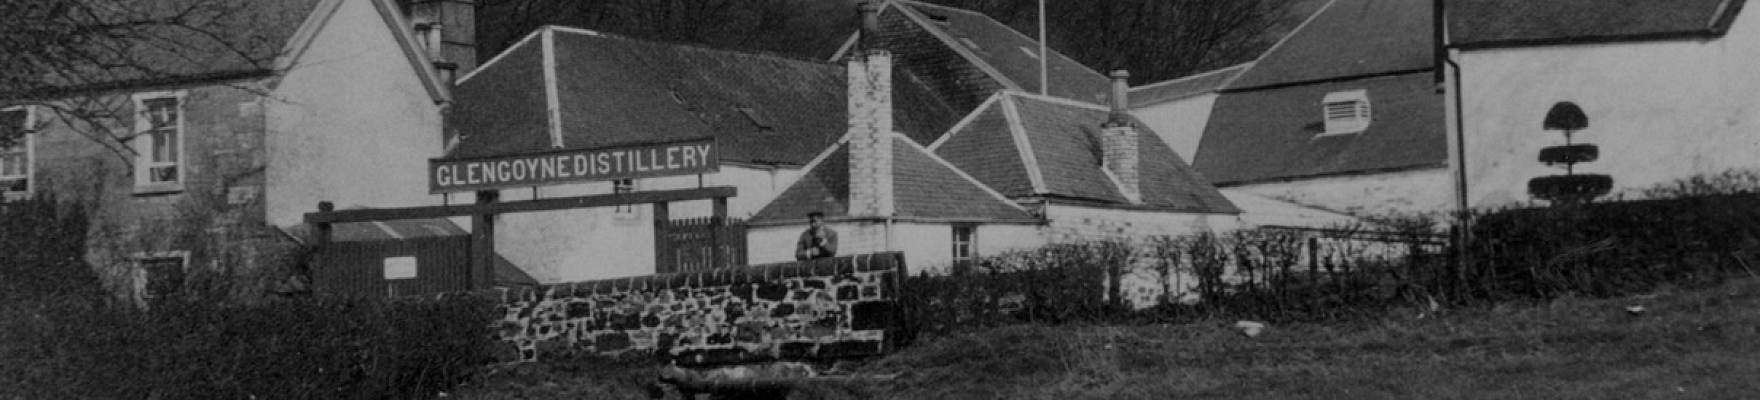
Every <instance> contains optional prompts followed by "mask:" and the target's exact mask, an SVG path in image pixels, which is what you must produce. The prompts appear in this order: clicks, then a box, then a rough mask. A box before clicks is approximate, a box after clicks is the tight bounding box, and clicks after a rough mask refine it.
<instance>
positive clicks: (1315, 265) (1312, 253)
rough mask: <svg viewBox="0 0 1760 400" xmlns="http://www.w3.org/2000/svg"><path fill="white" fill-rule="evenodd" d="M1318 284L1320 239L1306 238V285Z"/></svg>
mask: <svg viewBox="0 0 1760 400" xmlns="http://www.w3.org/2000/svg"><path fill="white" fill-rule="evenodd" d="M1319 283H1320V238H1313V237H1311V238H1308V284H1309V285H1310V286H1311V285H1315V284H1319Z"/></svg>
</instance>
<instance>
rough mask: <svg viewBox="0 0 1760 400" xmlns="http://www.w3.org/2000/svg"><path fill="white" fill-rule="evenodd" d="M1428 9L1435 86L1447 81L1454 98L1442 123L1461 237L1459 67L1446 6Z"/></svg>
mask: <svg viewBox="0 0 1760 400" xmlns="http://www.w3.org/2000/svg"><path fill="white" fill-rule="evenodd" d="M1431 7H1433V10H1431V11H1432V13H1431V14H1432V16H1433V18H1434V19H1433V20H1432V23H1433V24H1434V25H1432V32H1433V35H1434V36H1433V39H1434V40H1433V43H1435V48H1434V49H1433V51H1435V56H1436V83H1438V84H1442V83H1444V82H1447V83H1448V88H1447V89H1442V90H1448V91H1451V92H1453V93H1451V95H1452V96H1453V97H1454V98H1453V100H1454V105H1453V108H1454V110H1453V111H1454V113H1453V114H1454V120H1453V121H1448V122H1444V123H1453V124H1454V137H1452V138H1449V139H1450V140H1453V141H1454V146H1453V147H1454V150H1455V154H1454V159H1455V164H1454V169H1455V171H1454V173H1455V174H1454V175H1455V176H1454V183H1455V185H1454V186H1455V187H1454V192H1455V199H1454V203H1455V227H1456V228H1457V229H1460V230H1461V232H1462V234H1463V235H1464V234H1465V232H1466V227H1467V213H1468V211H1470V208H1469V206H1470V205H1469V204H1468V203H1467V197H1468V196H1467V139H1466V136H1467V134H1466V122H1465V121H1466V118H1465V115H1464V114H1463V113H1462V110H1464V108H1465V107H1463V106H1462V105H1461V104H1462V100H1463V99H1464V97H1463V96H1462V95H1461V65H1460V64H1459V63H1456V62H1455V61H1454V59H1453V58H1452V57H1450V56H1449V52H1448V46H1447V43H1448V17H1447V15H1448V12H1447V11H1448V8H1447V3H1446V2H1445V1H1444V0H1432V3H1431ZM1445 69H1446V71H1445ZM1450 78H1452V79H1450ZM1463 237H1464V236H1463Z"/></svg>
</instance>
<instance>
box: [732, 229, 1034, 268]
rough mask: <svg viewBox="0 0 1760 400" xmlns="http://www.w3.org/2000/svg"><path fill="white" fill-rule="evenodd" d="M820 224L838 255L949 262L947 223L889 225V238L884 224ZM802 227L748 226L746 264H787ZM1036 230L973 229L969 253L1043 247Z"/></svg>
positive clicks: (913, 264) (915, 264)
mask: <svg viewBox="0 0 1760 400" xmlns="http://www.w3.org/2000/svg"><path fill="white" fill-rule="evenodd" d="M826 226H829V227H831V228H832V229H835V230H837V234H838V241H839V243H838V249H837V252H838V254H858V253H872V252H881V251H899V252H904V259H905V262H906V263H908V264H909V265H910V270H911V271H913V272H915V271H945V270H946V269H947V268H948V266H949V265H951V264H952V263H953V225H952V224H945V223H917V222H894V223H893V224H892V232H891V235H890V236H889V235H887V234H886V226H885V224H884V223H876V222H833V223H828V224H826ZM804 229H806V226H805V225H786V226H765V227H753V228H752V230H751V231H750V232H749V233H748V235H747V239H746V244H747V247H748V249H747V250H748V251H749V253H748V254H751V258H750V261H751V263H752V264H764V263H773V262H784V261H793V260H794V246H795V241H796V240H797V239H799V237H800V234H801V231H802V230H804ZM1039 229H1040V227H1039V226H1038V225H1022V224H992V225H978V226H977V231H976V232H975V236H976V237H975V238H974V240H976V241H977V243H976V246H975V248H974V249H973V251H975V252H977V255H978V256H980V257H982V256H986V255H994V254H997V253H1002V252H1006V251H1009V250H1020V249H1030V248H1035V247H1039V246H1042V245H1044V244H1045V240H1044V238H1043V237H1042V236H1041V232H1040V230H1039Z"/></svg>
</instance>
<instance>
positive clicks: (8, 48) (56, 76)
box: [0, 0, 309, 160]
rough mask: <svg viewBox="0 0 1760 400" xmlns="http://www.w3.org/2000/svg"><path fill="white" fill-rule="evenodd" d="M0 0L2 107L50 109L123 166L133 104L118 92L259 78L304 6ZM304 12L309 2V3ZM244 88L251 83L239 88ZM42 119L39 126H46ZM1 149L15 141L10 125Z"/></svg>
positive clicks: (243, 0) (198, 0)
mask: <svg viewBox="0 0 1760 400" xmlns="http://www.w3.org/2000/svg"><path fill="white" fill-rule="evenodd" d="M250 1H251V0H150V1H113V0H6V1H0V15H5V16H7V17H6V18H7V21H6V23H4V24H0V54H4V55H5V58H4V59H0V106H12V105H20V104H29V105H34V106H38V107H41V108H45V109H48V110H50V111H51V112H52V113H53V115H54V116H55V117H56V119H59V120H60V122H61V123H62V124H63V125H65V126H68V127H71V128H73V130H74V131H77V132H79V133H80V134H82V135H85V136H86V137H87V138H89V139H91V140H92V141H94V142H97V143H99V144H101V145H103V146H104V147H105V148H107V149H109V150H110V151H112V152H113V153H115V154H116V155H117V156H119V157H122V158H123V159H124V160H127V159H130V158H132V157H133V155H134V150H133V149H132V147H131V146H129V145H128V143H129V141H130V140H131V139H133V135H134V131H133V129H130V128H132V126H131V125H132V121H133V117H132V115H130V114H129V113H128V112H129V109H130V107H131V105H130V104H128V102H127V101H126V99H121V98H119V96H116V95H115V92H117V91H119V90H121V89H127V88H139V87H152V86H156V85H170V84H177V83H184V82H193V81H229V80H233V81H236V80H241V79H245V78H251V77H259V76H266V75H267V74H268V73H269V72H270V71H271V69H272V68H273V64H274V62H275V61H276V59H277V57H278V56H279V55H280V54H279V52H280V51H281V49H280V48H279V47H278V45H279V41H278V40H274V38H285V37H286V36H288V35H291V34H292V32H291V29H292V28H291V27H290V25H295V24H286V23H267V22H268V21H269V20H268V19H269V18H288V14H293V15H298V14H295V13H288V12H284V11H287V10H297V9H299V4H301V3H304V2H302V1H288V2H272V3H250ZM308 5H309V4H308ZM240 86H241V87H246V88H249V85H240ZM46 122H47V121H45V123H46ZM5 129H8V131H0V144H7V143H9V142H11V141H14V140H16V139H17V138H18V137H19V136H18V135H20V134H21V133H22V132H20V131H18V130H17V129H16V128H15V127H7V128H5Z"/></svg>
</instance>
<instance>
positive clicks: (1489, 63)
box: [1451, 10, 1760, 207]
mask: <svg viewBox="0 0 1760 400" xmlns="http://www.w3.org/2000/svg"><path fill="white" fill-rule="evenodd" d="M1755 14H1756V13H1755V12H1754V10H1745V11H1744V12H1742V13H1741V14H1740V15H1739V16H1738V17H1737V19H1736V21H1735V23H1734V25H1733V26H1732V27H1731V29H1730V31H1729V32H1728V34H1727V35H1726V36H1725V37H1723V38H1719V39H1709V40H1701V39H1692V40H1667V41H1650V42H1628V43H1606V44H1585V45H1570V46H1539V47H1526V48H1514V49H1488V50H1471V51H1464V52H1460V53H1459V54H1458V55H1457V57H1456V59H1457V60H1459V63H1460V64H1461V74H1462V79H1461V84H1462V85H1463V87H1464V89H1463V90H1462V95H1463V96H1464V102H1463V108H1464V111H1463V112H1464V116H1465V125H1466V152H1467V179H1468V184H1469V189H1468V191H1469V195H1470V200H1469V201H1471V203H1472V205H1473V206H1474V207H1487V206H1499V205H1507V204H1511V203H1523V202H1527V201H1530V200H1532V198H1531V197H1530V196H1529V195H1528V192H1527V182H1528V180H1529V179H1531V178H1534V177H1537V176H1542V175H1551V174H1562V173H1563V169H1562V168H1551V167H1547V166H1545V165H1543V164H1541V163H1540V162H1539V161H1538V160H1537V158H1536V157H1537V155H1538V153H1539V151H1540V148H1542V147H1546V146H1551V145H1559V144H1564V137H1563V135H1562V134H1560V133H1558V132H1552V131H1543V130H1541V121H1543V120H1544V118H1545V116H1546V112H1547V110H1548V109H1550V108H1551V107H1552V105H1553V104H1554V103H1557V102H1560V101H1570V102H1574V103H1576V104H1577V105H1579V106H1581V107H1582V108H1583V111H1584V113H1585V114H1587V115H1588V117H1589V128H1588V129H1586V130H1583V131H1582V132H1580V133H1578V134H1577V135H1575V140H1574V141H1575V142H1577V143H1593V144H1595V145H1598V146H1600V148H1601V159H1600V160H1599V161H1595V162H1591V163H1584V164H1579V165H1577V167H1576V170H1577V171H1578V172H1580V173H1597V174H1607V175H1611V176H1612V177H1613V183H1614V186H1615V189H1614V191H1615V192H1619V191H1621V190H1622V189H1633V188H1642V187H1647V186H1650V185H1653V184H1656V183H1660V182H1666V181H1670V180H1673V179H1677V178H1682V177H1686V176H1690V175H1693V174H1696V173H1714V172H1719V171H1723V170H1726V169H1730V168H1745V167H1746V168H1751V167H1756V166H1760V157H1756V154H1760V72H1756V71H1760V69H1757V68H1760V16H1756V15H1755ZM1451 111H1452V110H1451Z"/></svg>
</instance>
